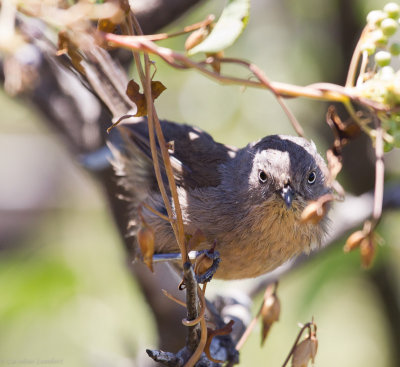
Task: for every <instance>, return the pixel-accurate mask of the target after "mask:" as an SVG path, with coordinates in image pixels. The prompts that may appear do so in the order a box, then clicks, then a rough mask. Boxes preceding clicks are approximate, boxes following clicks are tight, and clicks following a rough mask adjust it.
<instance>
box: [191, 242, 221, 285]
mask: <svg viewBox="0 0 400 367" xmlns="http://www.w3.org/2000/svg"><path fill="white" fill-rule="evenodd" d="M220 261H221V257H220V256H219V252H218V251H215V250H214V248H212V249H210V250H202V251H198V252H197V257H196V261H195V263H194V273H195V274H196V280H197V282H198V283H202V284H203V283H206V282H209V281H210V280H211V279H212V277H213V275H214V274H215V272H216V271H217V269H218V265H219V263H220Z"/></svg>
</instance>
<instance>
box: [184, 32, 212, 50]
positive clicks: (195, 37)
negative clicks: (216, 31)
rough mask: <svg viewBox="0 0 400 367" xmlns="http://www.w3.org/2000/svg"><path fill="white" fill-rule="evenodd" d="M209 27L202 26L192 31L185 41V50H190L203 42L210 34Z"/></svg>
mask: <svg viewBox="0 0 400 367" xmlns="http://www.w3.org/2000/svg"><path fill="white" fill-rule="evenodd" d="M209 33H210V32H209V30H208V28H207V27H202V28H199V29H197V30H195V31H194V32H192V33H191V34H190V35H189V37H188V38H187V39H186V41H185V50H186V51H189V50H190V49H192V48H193V47H195V46H197V45H198V44H199V43H200V42H202V41H203V40H204V39H205V38H206V37H207V36H208V34H209Z"/></svg>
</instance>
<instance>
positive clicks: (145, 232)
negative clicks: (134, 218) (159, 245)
mask: <svg viewBox="0 0 400 367" xmlns="http://www.w3.org/2000/svg"><path fill="white" fill-rule="evenodd" d="M137 241H138V243H139V246H140V251H141V252H142V256H143V262H144V263H145V264H146V265H147V266H148V268H149V269H150V270H151V271H153V255H154V231H153V229H152V228H151V227H149V226H148V225H143V227H141V228H140V229H139V231H138V234H137Z"/></svg>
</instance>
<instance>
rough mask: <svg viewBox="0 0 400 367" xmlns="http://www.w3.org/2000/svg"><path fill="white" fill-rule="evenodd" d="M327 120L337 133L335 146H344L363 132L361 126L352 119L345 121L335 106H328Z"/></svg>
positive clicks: (335, 133)
mask: <svg viewBox="0 0 400 367" xmlns="http://www.w3.org/2000/svg"><path fill="white" fill-rule="evenodd" d="M326 122H327V124H328V125H329V127H330V128H331V129H332V131H333V133H334V135H335V142H334V145H335V147H339V146H340V147H343V146H344V145H346V144H347V143H348V141H349V140H352V139H355V138H356V137H357V136H358V135H359V134H360V133H361V128H360V126H359V125H358V124H357V123H356V122H355V121H353V120H352V119H349V120H348V121H346V122H343V121H342V119H341V118H340V117H339V115H338V114H337V112H336V108H335V107H334V106H330V107H329V108H328V112H327V114H326Z"/></svg>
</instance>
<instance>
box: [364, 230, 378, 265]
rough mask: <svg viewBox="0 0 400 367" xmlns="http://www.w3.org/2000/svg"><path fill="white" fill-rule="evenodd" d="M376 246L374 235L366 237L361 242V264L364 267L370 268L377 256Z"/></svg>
mask: <svg viewBox="0 0 400 367" xmlns="http://www.w3.org/2000/svg"><path fill="white" fill-rule="evenodd" d="M375 250H376V246H375V244H374V241H373V239H372V235H369V236H368V237H366V238H364V239H363V240H362V241H361V243H360V254H361V264H362V266H363V267H364V268H369V267H371V265H372V261H373V260H374V258H375Z"/></svg>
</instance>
